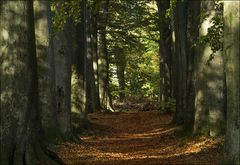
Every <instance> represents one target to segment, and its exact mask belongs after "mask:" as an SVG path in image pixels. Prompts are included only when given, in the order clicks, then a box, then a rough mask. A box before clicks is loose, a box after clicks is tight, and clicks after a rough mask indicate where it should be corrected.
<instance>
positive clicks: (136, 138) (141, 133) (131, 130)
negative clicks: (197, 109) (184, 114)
mask: <svg viewBox="0 0 240 165" xmlns="http://www.w3.org/2000/svg"><path fill="white" fill-rule="evenodd" d="M89 120H90V122H91V126H90V128H89V129H88V131H86V132H85V133H84V134H81V135H79V136H80V138H81V139H82V140H83V141H84V142H83V143H82V144H76V143H69V142H68V143H63V144H60V145H58V146H56V147H54V150H55V151H56V152H57V154H58V155H59V157H60V158H61V159H63V161H64V162H65V163H66V164H76V165H98V164H102V165H109V164H112V165H126V164H127V165H133V164H134V165H149V164H152V165H157V164H165V165H171V164H182V165H188V164H189V165H190V164H196V165H198V164H199V165H200V164H201V165H203V164H206V165H210V164H211V165H215V164H219V161H220V160H221V159H222V154H223V152H222V151H223V147H222V146H223V138H222V137H219V138H210V137H189V136H184V135H183V134H181V133H180V132H181V131H180V130H181V126H174V125H171V120H172V116H171V115H169V114H163V113H160V112H159V111H146V112H145V111H141V112H137V111H133V112H132V111H129V112H115V113H93V114H90V115H89Z"/></svg>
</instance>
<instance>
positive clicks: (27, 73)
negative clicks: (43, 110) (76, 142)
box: [0, 0, 56, 164]
mask: <svg viewBox="0 0 240 165" xmlns="http://www.w3.org/2000/svg"><path fill="white" fill-rule="evenodd" d="M1 5H2V10H1V17H0V34H1V35H0V41H1V45H0V59H1V68H0V70H1V71H0V72H1V83H0V84H1V88H0V92H1V105H0V107H1V111H0V113H1V115H0V120H1V125H0V127H1V129H0V131H1V132H0V134H1V136H0V138H1V139H0V141H1V151H0V164H39V163H40V162H44V163H50V164H55V163H56V162H54V161H52V160H51V159H50V158H48V156H47V154H46V151H47V150H46V148H44V145H43V144H44V143H43V141H41V137H42V127H41V118H40V111H39V104H38V81H37V80H38V78H37V58H36V46H35V33H34V16H33V1H20V0H16V1H2V2H1Z"/></svg>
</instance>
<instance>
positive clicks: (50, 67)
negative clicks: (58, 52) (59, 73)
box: [34, 0, 58, 142]
mask: <svg viewBox="0 0 240 165" xmlns="http://www.w3.org/2000/svg"><path fill="white" fill-rule="evenodd" d="M34 11H35V35H36V48H37V60H38V82H39V99H40V102H39V108H40V109H41V112H42V115H41V116H42V125H43V130H44V135H46V140H47V141H49V142H54V140H55V139H56V137H57V136H58V129H56V128H58V127H57V117H56V116H57V108H56V97H55V90H54V89H55V83H54V82H55V68H54V54H53V45H52V39H51V38H50V36H51V34H52V30H51V29H52V27H51V24H52V23H51V21H52V20H51V11H50V2H49V1H46V0H42V1H34Z"/></svg>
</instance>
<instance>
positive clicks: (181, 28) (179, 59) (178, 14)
mask: <svg viewBox="0 0 240 165" xmlns="http://www.w3.org/2000/svg"><path fill="white" fill-rule="evenodd" d="M174 14H175V20H174V23H175V39H176V43H175V49H176V52H175V60H176V63H175V68H174V69H175V76H176V77H175V80H176V82H175V85H176V113H175V116H174V119H173V123H183V121H184V115H185V109H186V88H187V54H186V53H187V6H186V1H181V2H180V1H178V3H177V6H176V9H175V13H174Z"/></svg>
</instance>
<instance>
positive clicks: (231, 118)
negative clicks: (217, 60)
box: [224, 1, 240, 165]
mask: <svg viewBox="0 0 240 165" xmlns="http://www.w3.org/2000/svg"><path fill="white" fill-rule="evenodd" d="M239 20H240V2H239V1H224V59H225V65H226V79H227V132H226V136H225V154H224V159H225V164H232V165H239V164H240V104H239V102H240V96H239V92H240V91H239V90H240V89H239V84H240V68H239V66H240V54H239V45H240V22H239Z"/></svg>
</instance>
